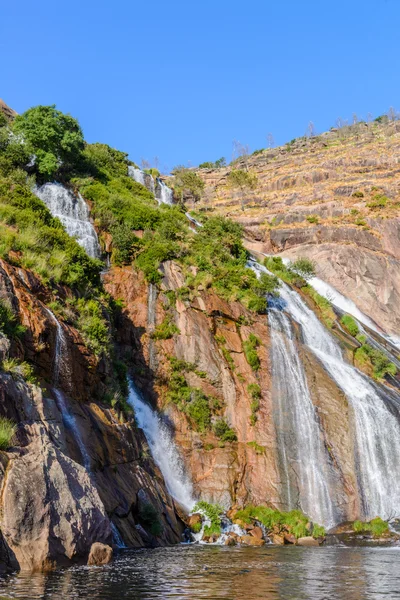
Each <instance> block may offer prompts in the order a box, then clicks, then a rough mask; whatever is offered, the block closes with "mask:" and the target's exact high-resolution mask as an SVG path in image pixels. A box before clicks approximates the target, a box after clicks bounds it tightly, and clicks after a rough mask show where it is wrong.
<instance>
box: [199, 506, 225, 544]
mask: <svg viewBox="0 0 400 600" xmlns="http://www.w3.org/2000/svg"><path fill="white" fill-rule="evenodd" d="M193 512H194V513H196V512H199V513H201V514H202V515H203V516H204V517H205V518H206V519H207V520H208V521H210V525H206V526H205V528H204V535H206V536H208V535H220V534H221V519H222V517H223V515H224V509H223V507H222V506H220V505H219V504H210V503H209V502H205V501H204V500H200V501H199V502H197V503H196V504H195V506H194V508H193Z"/></svg>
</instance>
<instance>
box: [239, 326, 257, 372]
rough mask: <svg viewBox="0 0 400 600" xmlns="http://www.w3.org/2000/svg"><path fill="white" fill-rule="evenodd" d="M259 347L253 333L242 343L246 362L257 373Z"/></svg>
mask: <svg viewBox="0 0 400 600" xmlns="http://www.w3.org/2000/svg"><path fill="white" fill-rule="evenodd" d="M259 345H260V340H259V338H258V337H257V336H255V335H254V333H251V334H250V335H249V339H248V340H246V341H245V342H243V351H244V354H245V356H246V360H247V362H248V363H249V365H250V366H251V368H252V369H253V371H258V369H259V368H260V358H259V356H258V353H257V348H258V346H259Z"/></svg>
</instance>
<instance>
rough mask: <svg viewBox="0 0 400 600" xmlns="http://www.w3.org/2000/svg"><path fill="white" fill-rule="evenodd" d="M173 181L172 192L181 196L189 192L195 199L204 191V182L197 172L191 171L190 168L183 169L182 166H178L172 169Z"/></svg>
mask: <svg viewBox="0 0 400 600" xmlns="http://www.w3.org/2000/svg"><path fill="white" fill-rule="evenodd" d="M173 174H174V176H175V177H174V181H173V187H174V192H175V193H176V194H177V195H180V196H181V198H182V197H183V195H184V194H185V193H189V194H191V195H192V196H194V198H195V199H196V200H199V199H200V198H201V195H202V193H203V191H204V186H205V183H204V181H203V180H202V178H201V177H199V175H197V173H195V172H194V171H191V170H190V169H185V168H184V167H183V168H182V167H180V168H178V169H174V170H173Z"/></svg>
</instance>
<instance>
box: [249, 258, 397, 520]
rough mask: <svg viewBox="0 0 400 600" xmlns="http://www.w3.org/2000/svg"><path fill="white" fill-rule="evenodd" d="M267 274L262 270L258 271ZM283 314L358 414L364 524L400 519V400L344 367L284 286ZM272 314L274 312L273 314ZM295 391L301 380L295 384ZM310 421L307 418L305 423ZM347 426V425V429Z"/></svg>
mask: <svg viewBox="0 0 400 600" xmlns="http://www.w3.org/2000/svg"><path fill="white" fill-rule="evenodd" d="M257 268H258V269H259V270H260V269H261V270H262V269H264V267H262V266H258V267H257ZM280 297H281V301H282V303H283V308H284V311H285V312H287V313H288V314H289V315H290V316H291V317H292V319H293V320H294V321H296V322H297V323H298V324H299V325H300V327H301V332H302V336H303V340H304V343H305V344H306V345H307V346H308V347H309V348H310V350H311V351H312V352H313V353H314V354H315V356H316V357H317V358H318V360H319V361H320V362H321V364H322V365H323V366H324V368H325V370H326V371H327V373H328V374H329V375H330V377H331V379H332V380H333V381H335V382H336V384H337V386H338V387H339V388H340V389H341V390H342V391H343V392H344V394H345V395H346V397H347V399H348V400H349V402H350V405H351V407H352V410H353V413H354V422H355V437H356V448H355V454H356V464H357V469H358V483H359V491H360V496H361V501H362V506H363V513H364V514H363V515H362V516H363V517H364V519H371V518H373V517H375V516H377V515H379V516H381V517H382V518H385V519H388V518H390V517H393V515H396V516H397V515H399V514H400V425H399V405H400V397H399V395H398V394H396V392H394V391H393V390H390V391H389V390H387V391H386V389H385V387H384V386H378V385H377V384H375V382H373V381H372V380H370V379H369V378H368V377H367V376H366V375H364V374H363V373H361V372H360V371H358V370H357V369H356V368H355V367H353V366H352V365H350V364H348V363H347V362H345V360H344V358H343V356H342V351H341V349H340V346H339V344H338V342H337V341H336V340H335V338H334V337H333V336H332V335H331V334H330V333H329V332H328V330H327V329H326V328H325V327H324V326H323V325H322V324H321V322H320V321H319V319H318V318H317V317H316V315H315V314H314V312H313V311H312V310H311V309H310V308H309V307H308V306H307V305H306V303H305V302H304V301H303V300H302V298H301V296H300V295H299V294H298V293H297V292H295V291H294V290H292V289H291V288H290V287H289V286H288V285H286V284H284V283H282V285H281V288H280ZM271 312H272V311H271ZM292 385H297V380H296V379H295V378H293V379H292ZM308 418H309V416H308V415H307V414H306V413H305V412H304V413H303V419H304V420H307V419H308ZM348 426H349V425H348V424H346V427H348Z"/></svg>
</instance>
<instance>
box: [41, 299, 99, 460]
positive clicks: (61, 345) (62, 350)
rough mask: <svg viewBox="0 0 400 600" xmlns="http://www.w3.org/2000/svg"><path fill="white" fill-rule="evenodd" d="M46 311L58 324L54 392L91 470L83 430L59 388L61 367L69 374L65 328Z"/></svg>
mask: <svg viewBox="0 0 400 600" xmlns="http://www.w3.org/2000/svg"><path fill="white" fill-rule="evenodd" d="M45 311H46V312H47V314H48V315H49V317H50V318H51V320H52V321H53V323H54V324H55V326H56V344H55V350H54V364H53V380H54V386H55V387H54V388H53V392H54V395H55V397H56V403H57V406H58V410H59V411H60V413H61V415H62V419H63V423H64V426H65V427H66V428H67V429H70V430H71V431H72V432H73V434H74V438H75V441H76V443H77V444H78V448H79V451H80V453H81V457H82V462H83V466H84V467H85V468H86V469H87V470H88V471H90V457H89V454H88V452H87V450H86V447H85V444H84V442H83V439H82V436H81V432H80V431H79V429H78V425H77V423H76V419H75V417H74V415H73V414H72V412H71V410H70V409H69V407H68V405H67V400H66V398H65V396H64V393H63V392H62V391H61V390H60V389H58V388H57V385H58V382H59V377H60V370H61V368H63V369H64V370H66V371H67V374H68V367H67V365H66V361H65V357H66V355H67V351H68V344H67V340H66V339H65V334H64V330H63V328H62V326H61V324H60V322H59V320H58V319H57V317H56V316H55V315H54V314H53V313H52V312H51V310H50V309H48V308H45Z"/></svg>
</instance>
